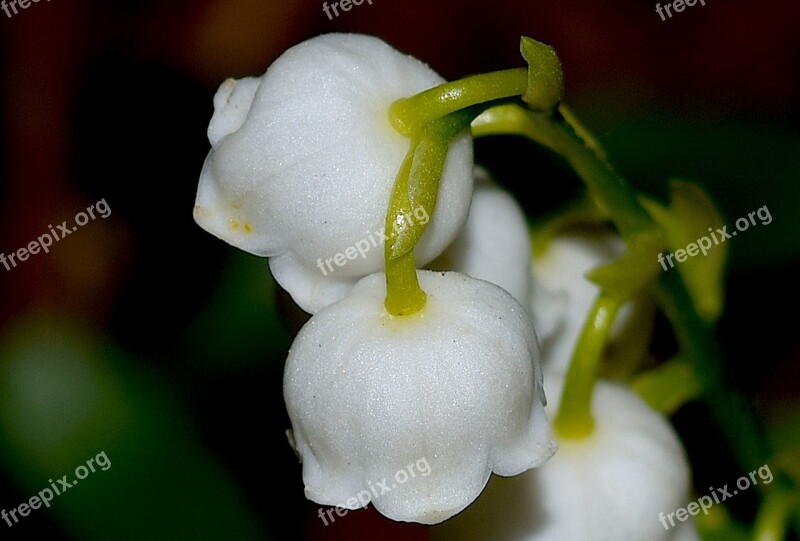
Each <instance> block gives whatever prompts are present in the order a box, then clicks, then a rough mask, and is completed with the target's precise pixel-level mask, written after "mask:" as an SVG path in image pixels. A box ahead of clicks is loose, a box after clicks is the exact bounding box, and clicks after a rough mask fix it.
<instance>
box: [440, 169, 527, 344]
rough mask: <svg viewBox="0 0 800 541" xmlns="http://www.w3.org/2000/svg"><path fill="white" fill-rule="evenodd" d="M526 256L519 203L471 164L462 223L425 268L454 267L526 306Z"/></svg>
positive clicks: (524, 230) (522, 217)
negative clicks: (469, 190)
mask: <svg viewBox="0 0 800 541" xmlns="http://www.w3.org/2000/svg"><path fill="white" fill-rule="evenodd" d="M530 262H531V241H530V235H529V232H528V224H527V222H526V220H525V214H524V212H523V211H522V208H521V207H520V206H519V203H517V201H516V200H515V199H514V197H513V196H512V195H511V194H509V193H508V192H507V191H505V190H503V189H502V188H501V187H500V186H498V185H497V184H495V183H494V182H493V181H492V180H491V178H490V177H489V175H488V173H487V172H486V171H485V170H484V169H483V168H480V167H476V168H475V192H474V193H473V194H472V204H471V205H470V209H469V216H468V218H467V223H466V224H465V225H464V228H463V229H462V230H461V232H460V233H459V235H458V237H457V238H456V240H455V241H453V244H451V245H450V246H449V247H448V248H447V250H445V252H444V253H443V254H442V255H441V256H439V258H437V259H436V260H435V261H433V262H432V263H431V264H430V265H429V266H430V268H432V269H443V270H445V269H447V270H455V271H457V272H461V273H463V274H467V275H469V276H472V277H473V278H479V279H481V280H486V281H487V282H491V283H493V284H496V285H498V286H500V287H502V288H503V289H505V290H506V291H508V292H509V293H511V295H513V296H514V298H515V299H517V301H519V302H520V303H521V304H522V305H524V306H528V304H529V302H530V293H531V292H530V289H531V272H530V266H531V263H530ZM537 331H538V329H537Z"/></svg>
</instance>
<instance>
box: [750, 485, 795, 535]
mask: <svg viewBox="0 0 800 541" xmlns="http://www.w3.org/2000/svg"><path fill="white" fill-rule="evenodd" d="M796 505H797V496H796V495H795V494H793V493H791V492H789V491H788V490H786V489H784V488H782V487H775V488H774V489H773V490H771V491H769V492H768V493H767V495H766V498H765V499H764V503H763V504H762V505H761V508H760V509H759V510H758V516H757V517H756V524H755V527H754V528H753V541H782V540H783V539H785V538H786V531H787V529H788V524H789V518H790V517H791V513H792V511H793V509H794V507H795V506H796Z"/></svg>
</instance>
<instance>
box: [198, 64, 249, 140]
mask: <svg viewBox="0 0 800 541" xmlns="http://www.w3.org/2000/svg"><path fill="white" fill-rule="evenodd" d="M258 85H259V79H257V78H255V77H245V78H243V79H238V80H237V79H226V80H225V82H223V83H222V84H221V85H220V87H219V89H218V90H217V93H216V94H215V95H214V114H213V115H212V116H211V121H210V122H209V123H208V140H209V141H210V142H211V146H216V145H217V144H218V143H219V142H220V140H222V138H223V137H225V136H226V135H229V134H231V133H234V132H236V131H237V130H238V129H239V128H241V127H242V124H244V121H245V119H246V118H247V114H248V113H249V112H250V106H251V105H252V103H253V98H255V95H256V90H258Z"/></svg>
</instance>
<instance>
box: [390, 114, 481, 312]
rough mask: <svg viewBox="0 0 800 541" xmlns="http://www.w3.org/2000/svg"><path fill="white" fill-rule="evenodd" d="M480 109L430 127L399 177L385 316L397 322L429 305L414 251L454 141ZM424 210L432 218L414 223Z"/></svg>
mask: <svg viewBox="0 0 800 541" xmlns="http://www.w3.org/2000/svg"><path fill="white" fill-rule="evenodd" d="M481 110H482V109H478V108H467V109H465V110H462V111H458V112H456V113H453V114H450V115H447V116H445V117H443V118H439V119H437V120H435V121H433V122H431V123H430V124H429V125H428V126H426V127H425V128H424V129H423V130H421V131H420V133H418V134H417V135H416V136H415V137H414V138H412V140H411V144H410V147H409V150H408V153H407V154H406V157H405V159H404V160H403V163H402V165H401V166H400V170H399V171H398V173H397V178H396V179H395V184H394V187H393V188H392V195H391V198H390V199H389V209H388V211H387V213H386V232H387V233H386V236H387V240H386V245H385V246H384V261H385V266H386V300H385V302H384V305H385V306H386V310H388V312H389V313H390V314H392V315H395V316H406V315H411V314H415V313H417V312H419V311H420V310H421V309H422V308H423V307H424V306H425V301H426V298H427V297H426V295H425V292H424V291H423V290H422V288H421V287H420V285H419V279H418V278H417V269H416V262H415V259H414V246H416V244H417V242H418V241H419V239H420V238H421V237H422V235H423V234H424V233H425V230H426V229H427V226H428V224H429V223H430V221H431V220H432V219H433V216H434V209H435V208H436V200H437V194H438V191H439V181H440V179H441V176H442V170H443V169H444V164H445V161H446V159H447V152H448V150H449V148H450V143H451V142H452V140H453V139H454V138H455V137H456V136H458V134H459V133H461V132H462V131H463V130H465V129H468V128H469V125H470V123H471V122H472V120H474V118H475V117H476V116H477V115H478V114H479V113H480V111H481ZM420 209H422V210H423V211H424V213H425V215H427V216H428V217H429V218H428V220H427V221H425V222H424V223H423V222H421V221H419V220H416V221H414V222H413V223H411V220H408V217H409V216H411V215H413V214H415V213H416V212H417V211H418V210H420Z"/></svg>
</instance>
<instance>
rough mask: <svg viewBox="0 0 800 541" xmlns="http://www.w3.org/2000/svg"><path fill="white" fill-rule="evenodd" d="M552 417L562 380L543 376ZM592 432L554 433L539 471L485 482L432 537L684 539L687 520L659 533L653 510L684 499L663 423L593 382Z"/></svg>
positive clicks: (618, 391) (684, 476)
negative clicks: (552, 449) (551, 451)
mask: <svg viewBox="0 0 800 541" xmlns="http://www.w3.org/2000/svg"><path fill="white" fill-rule="evenodd" d="M545 385H546V388H547V391H548V396H549V397H550V403H549V404H548V408H547V409H548V413H549V414H551V416H552V415H554V414H555V411H556V409H557V407H558V403H559V401H560V399H561V391H562V385H563V380H562V379H561V378H559V377H550V378H547V380H546V383H545ZM592 413H593V416H594V419H595V428H594V431H593V433H592V434H591V435H590V436H588V437H586V438H581V439H566V438H559V437H558V436H557V435H556V440H557V442H558V447H559V448H558V452H557V453H556V454H555V456H554V457H553V458H552V459H550V460H549V461H548V462H547V463H546V464H544V465H542V467H540V468H537V469H535V470H532V471H530V472H527V473H525V474H523V475H521V476H518V477H515V478H513V479H493V480H492V482H491V483H490V484H489V487H488V488H487V490H486V491H485V492H484V494H482V495H481V497H480V498H479V499H478V501H477V502H475V504H474V505H472V506H471V507H470V508H469V509H467V510H466V511H465V512H464V513H463V514H461V515H459V516H458V517H455V518H454V519H452V520H451V521H448V522H446V523H445V524H443V525H441V526H439V527H437V528H434V530H433V532H434V539H435V540H437V541H438V540H440V539H441V540H444V539H448V540H449V539H458V540H464V541H472V540H493V541H511V540H515V541H564V540H569V541H620V540H626V541H627V540H630V541H634V540H637V541H638V540H647V541H678V540H680V541H689V540H692V539H697V534H696V532H695V530H694V525H693V523H692V522H691V521H689V522H685V523H680V524H679V525H676V526H675V527H674V528H672V529H670V530H665V528H664V527H663V526H662V524H661V523H660V522H659V520H658V516H659V513H660V512H670V511H673V510H675V509H678V508H679V507H682V506H685V505H686V503H687V501H689V477H690V472H689V466H688V464H687V461H686V457H685V453H684V450H683V446H682V445H681V443H680V440H679V439H678V437H677V435H676V434H675V432H674V430H673V429H672V427H671V426H670V424H669V423H668V422H667V420H666V419H665V418H664V417H662V416H661V415H659V414H658V413H656V412H655V411H653V410H652V409H650V407H649V406H647V405H646V404H645V403H644V402H643V401H642V400H641V399H640V398H639V397H638V396H637V395H636V394H635V393H633V392H632V391H631V390H629V389H627V388H625V387H622V386H620V385H617V384H612V383H607V382H603V381H600V382H598V383H597V387H596V389H595V391H594V395H593V401H592Z"/></svg>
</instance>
